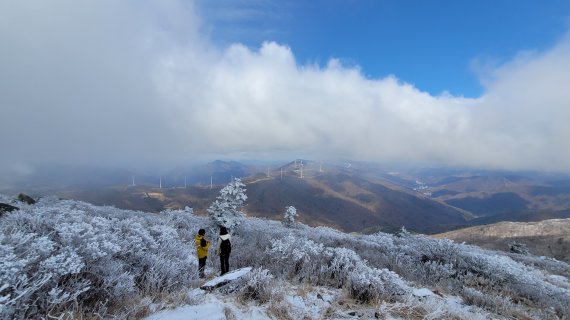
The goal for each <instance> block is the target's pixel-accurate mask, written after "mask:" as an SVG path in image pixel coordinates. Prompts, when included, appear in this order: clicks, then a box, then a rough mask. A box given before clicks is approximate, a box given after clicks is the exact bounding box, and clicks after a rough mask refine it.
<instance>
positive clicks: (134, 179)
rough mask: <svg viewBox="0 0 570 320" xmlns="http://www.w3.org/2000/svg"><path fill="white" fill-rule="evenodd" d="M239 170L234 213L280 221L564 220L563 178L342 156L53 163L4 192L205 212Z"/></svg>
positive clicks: (375, 227)
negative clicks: (289, 212) (289, 214)
mask: <svg viewBox="0 0 570 320" xmlns="http://www.w3.org/2000/svg"><path fill="white" fill-rule="evenodd" d="M234 177H239V178H241V179H242V180H243V181H244V183H246V185H247V186H246V188H247V189H248V192H247V194H248V197H249V199H248V201H247V205H246V207H245V208H244V210H245V211H246V212H247V213H248V214H250V215H253V216H258V217H269V218H273V219H281V216H282V215H283V213H284V211H285V207H286V206H289V205H293V206H296V207H297V209H298V210H299V213H300V218H299V219H300V220H301V221H303V222H304V223H306V224H309V225H312V226H317V225H325V226H331V227H335V228H338V229H341V230H343V231H349V232H353V231H356V232H363V233H373V232H376V231H379V230H382V231H387V232H394V231H396V230H398V229H400V228H401V227H402V226H405V227H406V228H408V229H409V230H412V231H417V232H422V233H438V232H444V231H448V230H453V229H457V228H462V227H468V226H473V225H480V224H490V223H495V222H499V221H540V220H544V219H555V218H570V183H569V182H568V181H570V179H568V176H567V175H552V174H539V173H513V172H498V171H491V172H486V171H480V170H479V171H474V170H461V169H451V170H449V169H428V170H417V169H401V170H395V169H392V168H390V167H389V166H387V165H380V164H375V163H366V162H359V161H351V160H338V161H334V162H323V161H312V160H307V159H294V160H292V161H288V162H277V161H271V162H263V161H247V162H238V161H224V160H216V161H212V162H209V163H205V164H199V165H196V164H194V165H187V166H180V167H177V168H175V169H172V170H163V171H160V172H154V173H149V172H142V173H141V172H132V171H129V170H125V169H108V168H81V167H69V168H67V167H64V166H56V167H54V168H51V167H44V168H40V169H38V170H36V171H35V172H34V174H31V175H29V176H28V177H27V178H26V179H24V180H22V181H21V182H20V184H18V185H16V186H15V187H13V188H12V189H10V190H6V189H1V188H0V190H1V191H3V192H6V193H13V194H18V193H20V192H26V193H29V194H32V195H35V196H41V195H44V194H58V195H60V196H62V197H65V198H71V199H78V200H84V201H87V202H91V203H93V204H96V205H113V206H116V207H118V208H122V209H133V210H141V211H149V212H160V211H162V210H164V209H169V208H172V209H176V208H184V207H186V206H188V207H192V208H194V209H195V212H197V213H198V214H205V213H206V209H207V208H208V206H209V205H210V204H211V203H212V201H213V200H214V199H215V197H216V196H217V192H218V191H219V189H220V188H221V187H223V186H224V185H225V184H227V183H229V182H230V181H231V179H232V178H234Z"/></svg>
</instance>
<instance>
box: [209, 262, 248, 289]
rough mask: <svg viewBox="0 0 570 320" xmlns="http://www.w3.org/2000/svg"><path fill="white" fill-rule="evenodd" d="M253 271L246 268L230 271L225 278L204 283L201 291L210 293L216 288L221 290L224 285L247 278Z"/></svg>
mask: <svg viewBox="0 0 570 320" xmlns="http://www.w3.org/2000/svg"><path fill="white" fill-rule="evenodd" d="M251 269H252V268H251V267H245V268H241V269H237V270H234V271H230V272H228V273H226V274H224V275H223V276H219V277H216V278H214V279H212V280H210V281H208V282H206V283H204V284H203V285H202V286H201V287H200V289H202V290H208V291H211V290H214V289H216V288H219V287H221V286H223V285H226V284H228V283H230V282H232V281H234V280H237V279H239V278H241V277H243V276H245V275H246V274H248V273H250V272H251Z"/></svg>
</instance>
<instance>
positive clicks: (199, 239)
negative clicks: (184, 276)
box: [196, 229, 210, 278]
mask: <svg viewBox="0 0 570 320" xmlns="http://www.w3.org/2000/svg"><path fill="white" fill-rule="evenodd" d="M205 235H206V230H204V229H200V230H198V234H197V235H196V253H197V254H198V273H199V275H200V278H204V269H205V268H206V259H208V249H209V248H210V241H208V240H206V238H204V236H205Z"/></svg>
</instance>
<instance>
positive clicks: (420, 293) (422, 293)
mask: <svg viewBox="0 0 570 320" xmlns="http://www.w3.org/2000/svg"><path fill="white" fill-rule="evenodd" d="M412 294H413V295H414V296H416V297H427V296H431V295H433V292H432V291H431V290H430V289H428V288H421V289H414V291H413V292H412Z"/></svg>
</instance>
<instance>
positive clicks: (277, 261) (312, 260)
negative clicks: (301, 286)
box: [267, 234, 324, 280]
mask: <svg viewBox="0 0 570 320" xmlns="http://www.w3.org/2000/svg"><path fill="white" fill-rule="evenodd" d="M323 250H324V248H323V245H322V244H321V243H315V242H314V241H312V240H309V239H307V238H296V237H294V236H293V235H292V234H289V235H287V236H286V237H285V238H283V239H276V240H274V241H273V242H272V243H271V247H270V248H268V249H267V255H268V256H269V260H270V263H271V267H272V268H280V269H281V270H283V271H284V273H286V274H288V275H289V276H291V277H296V278H298V279H299V280H310V279H316V278H318V277H319V275H320V274H321V271H322V270H323V268H324V265H323V262H322V261H321V259H322V256H321V254H322V253H323ZM276 271H278V270H276ZM283 271H281V272H283Z"/></svg>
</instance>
